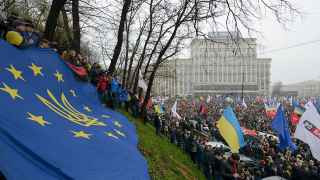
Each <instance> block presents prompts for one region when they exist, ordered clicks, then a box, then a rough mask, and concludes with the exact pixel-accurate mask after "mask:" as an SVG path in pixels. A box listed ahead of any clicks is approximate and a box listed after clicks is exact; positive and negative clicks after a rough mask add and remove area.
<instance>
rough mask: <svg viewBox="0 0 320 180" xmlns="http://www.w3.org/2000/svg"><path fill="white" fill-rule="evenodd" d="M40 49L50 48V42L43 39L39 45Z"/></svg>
mask: <svg viewBox="0 0 320 180" xmlns="http://www.w3.org/2000/svg"><path fill="white" fill-rule="evenodd" d="M39 47H40V48H44V49H45V48H50V44H49V41H48V40H47V39H41V40H40V43H39Z"/></svg>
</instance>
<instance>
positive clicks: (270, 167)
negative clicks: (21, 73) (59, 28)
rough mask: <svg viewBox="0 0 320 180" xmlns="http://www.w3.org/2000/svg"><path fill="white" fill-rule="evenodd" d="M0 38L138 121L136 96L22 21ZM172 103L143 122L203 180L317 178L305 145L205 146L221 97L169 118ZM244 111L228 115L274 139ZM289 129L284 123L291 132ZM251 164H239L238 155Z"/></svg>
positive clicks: (253, 105) (261, 121)
mask: <svg viewBox="0 0 320 180" xmlns="http://www.w3.org/2000/svg"><path fill="white" fill-rule="evenodd" d="M0 38H2V39H5V40H6V41H8V43H10V44H12V45H14V46H16V47H17V48H21V49H24V48H32V47H39V48H52V49H53V50H54V51H56V52H57V53H59V54H60V56H61V59H63V60H64V61H65V62H66V64H68V66H69V67H70V68H71V69H72V70H73V72H74V73H75V75H76V77H78V78H79V79H80V80H82V81H87V82H90V83H92V84H93V85H94V86H96V88H97V91H98V93H99V95H100V97H101V101H102V103H103V104H106V106H107V107H109V108H112V109H115V108H118V107H120V106H121V105H123V106H124V107H125V108H126V109H127V110H128V111H130V112H132V113H133V115H134V116H136V117H137V116H139V113H140V111H139V110H140V106H141V101H140V98H139V97H137V95H134V94H133V93H131V92H130V91H127V90H126V89H125V88H124V87H122V86H121V84H120V83H119V81H117V79H116V78H114V77H111V76H109V75H108V74H107V72H106V71H105V70H103V68H102V67H101V66H100V65H99V64H98V63H94V62H92V61H91V60H90V59H89V57H87V56H85V55H83V54H81V53H80V52H76V51H75V50H72V49H68V48H66V47H65V48H63V47H61V45H60V46H59V45H58V43H56V42H50V41H48V40H47V39H45V38H43V37H42V33H41V32H38V31H37V30H36V29H35V28H34V25H33V23H32V21H30V20H28V19H22V18H19V17H18V16H17V15H15V14H13V15H11V16H9V17H8V18H7V20H6V21H3V22H1V23H0ZM173 103H174V101H173V100H167V101H166V102H165V103H164V105H163V109H164V110H165V111H164V113H162V114H159V113H158V112H155V111H153V110H151V111H149V112H148V113H149V116H147V117H146V118H145V119H149V120H150V122H152V123H153V124H154V125H155V128H156V133H157V134H158V135H159V136H166V137H168V138H169V139H170V141H171V142H172V143H173V144H175V145H177V146H178V147H180V148H181V149H183V150H184V151H185V152H186V153H188V154H189V155H190V157H191V159H192V161H193V162H194V163H196V164H197V165H198V167H199V168H200V169H201V170H203V172H204V174H205V175H206V177H207V179H209V180H211V179H217V180H221V179H223V180H224V179H225V180H228V179H237V180H247V179H248V180H251V179H262V178H264V177H268V176H281V177H284V178H286V179H292V180H295V179H297V180H298V179H308V180H313V179H320V162H319V161H317V160H315V159H314V158H313V157H312V155H311V152H310V150H309V148H308V146H307V145H306V144H303V143H302V142H300V141H298V140H294V142H295V143H296V145H297V147H298V149H297V150H296V151H294V152H291V151H290V150H285V151H280V150H279V149H278V148H277V143H278V141H277V139H276V138H274V137H275V136H264V135H262V136H259V135H257V136H255V137H252V136H246V141H247V145H246V146H245V147H244V148H242V149H240V154H234V153H233V154H232V153H230V152H228V150H227V149H225V148H221V147H219V146H212V145H210V144H208V142H210V141H215V142H223V143H224V144H226V143H225V142H224V140H223V138H222V137H221V135H220V133H219V131H218V128H217V126H216V122H217V121H218V120H219V118H220V117H221V114H222V113H223V109H224V107H225V106H226V103H225V101H224V97H222V98H221V97H216V98H215V97H213V98H211V99H210V101H204V100H203V99H202V100H200V101H199V102H196V101H194V100H192V99H182V100H180V101H179V103H178V108H177V109H178V111H177V113H178V114H179V115H180V116H181V117H183V118H176V117H172V116H171V111H170V110H171V106H172V104H173ZM247 104H248V106H247V107H243V106H242V105H241V103H233V109H234V112H235V114H236V116H237V118H238V120H239V122H240V124H241V126H242V127H246V128H248V129H251V130H255V131H259V132H264V133H265V134H274V133H273V131H272V129H271V127H270V124H271V118H270V117H268V116H267V115H266V113H265V109H264V106H263V104H261V102H260V103H259V102H256V101H254V100H250V103H249V102H248V103H247ZM292 111H293V108H292V107H291V106H290V104H289V105H288V103H287V105H286V115H287V116H289V115H290V113H291V112H292ZM294 128H295V127H294V125H292V124H290V130H291V132H294ZM244 155H245V156H247V157H250V158H251V159H252V161H250V163H249V162H246V161H242V160H241V157H242V156H244Z"/></svg>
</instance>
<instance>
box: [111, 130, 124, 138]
mask: <svg viewBox="0 0 320 180" xmlns="http://www.w3.org/2000/svg"><path fill="white" fill-rule="evenodd" d="M113 130H114V131H115V132H116V133H117V134H119V135H120V136H122V137H126V135H125V134H124V133H123V132H121V131H119V130H116V129H113Z"/></svg>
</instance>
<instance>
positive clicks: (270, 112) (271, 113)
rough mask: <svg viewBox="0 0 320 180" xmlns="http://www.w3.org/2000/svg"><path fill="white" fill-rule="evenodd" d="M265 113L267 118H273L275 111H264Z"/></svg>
mask: <svg viewBox="0 0 320 180" xmlns="http://www.w3.org/2000/svg"><path fill="white" fill-rule="evenodd" d="M266 114H267V117H268V118H271V119H273V118H274V117H275V116H276V114H277V112H276V111H273V110H271V111H266Z"/></svg>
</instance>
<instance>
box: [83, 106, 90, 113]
mask: <svg viewBox="0 0 320 180" xmlns="http://www.w3.org/2000/svg"><path fill="white" fill-rule="evenodd" d="M83 109H84V110H86V111H88V112H92V110H91V109H90V108H89V107H88V106H84V108H83Z"/></svg>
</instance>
